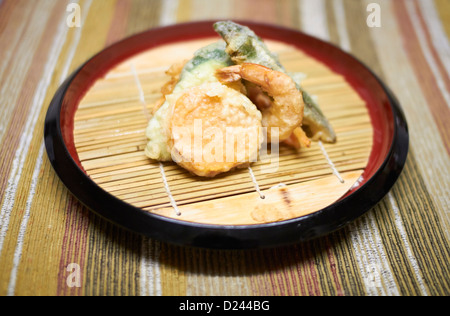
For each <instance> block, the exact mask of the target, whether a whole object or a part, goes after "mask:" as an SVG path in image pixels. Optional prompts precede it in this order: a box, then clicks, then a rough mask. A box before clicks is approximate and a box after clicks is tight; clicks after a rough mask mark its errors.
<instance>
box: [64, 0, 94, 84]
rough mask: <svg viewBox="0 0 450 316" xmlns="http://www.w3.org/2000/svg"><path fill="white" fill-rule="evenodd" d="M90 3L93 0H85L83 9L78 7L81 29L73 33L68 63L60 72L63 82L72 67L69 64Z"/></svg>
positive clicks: (78, 40) (75, 49)
mask: <svg viewBox="0 0 450 316" xmlns="http://www.w3.org/2000/svg"><path fill="white" fill-rule="evenodd" d="M78 1H79V0H77V1H75V2H78ZM92 1H93V0H86V2H85V4H84V5H83V7H80V9H81V14H82V17H81V27H79V28H77V32H75V37H74V40H73V42H72V47H71V48H70V50H69V54H68V56H67V60H68V61H69V62H67V63H66V64H65V65H64V68H63V70H62V73H63V74H65V75H64V78H63V80H64V79H65V77H66V76H67V74H68V73H69V69H70V66H71V65H72V63H71V62H72V60H73V57H74V56H75V53H76V51H77V47H78V43H79V42H80V38H81V31H82V29H83V26H84V22H85V21H86V19H87V16H88V14H89V9H90V8H91V5H92ZM83 13H84V14H83Z"/></svg>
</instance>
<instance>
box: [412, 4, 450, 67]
mask: <svg viewBox="0 0 450 316" xmlns="http://www.w3.org/2000/svg"><path fill="white" fill-rule="evenodd" d="M419 5H420V10H421V11H422V15H423V18H424V20H425V22H426V24H427V26H428V28H429V31H430V36H431V41H432V42H433V46H434V47H435V48H436V51H437V53H438V55H439V57H440V59H441V61H442V63H443V64H444V67H445V69H446V70H447V73H448V74H449V75H450V42H449V40H448V37H447V33H446V32H445V29H444V27H443V26H442V23H441V19H440V17H439V14H438V12H437V10H436V7H435V5H434V1H430V0H419Z"/></svg>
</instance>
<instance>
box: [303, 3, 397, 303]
mask: <svg viewBox="0 0 450 316" xmlns="http://www.w3.org/2000/svg"><path fill="white" fill-rule="evenodd" d="M310 2H315V1H308V3H310ZM320 7H321V9H320V8H316V10H318V11H316V15H317V14H321V15H322V18H318V20H319V21H321V22H320V23H319V24H317V23H316V24H309V22H308V21H306V22H305V23H304V28H305V30H306V31H307V32H308V29H309V28H317V27H319V26H320V27H321V28H323V30H311V31H310V32H312V31H315V32H317V34H322V36H323V37H322V39H323V40H326V41H329V40H330V38H329V34H328V25H327V20H326V12H325V8H324V7H323V5H320ZM333 9H334V11H335V12H334V14H335V16H336V17H337V18H336V23H337V24H338V25H337V28H338V30H339V37H340V40H341V43H340V44H341V46H342V47H343V49H346V50H349V51H350V50H351V45H350V41H349V36H348V32H347V26H346V21H345V11H344V8H343V4H342V3H338V4H334V6H333ZM309 10H312V9H309ZM303 14H305V15H313V12H306V13H303ZM302 16H303V15H302ZM325 35H326V36H325ZM342 41H343V42H342ZM319 146H320V143H319ZM322 147H323V146H322ZM349 229H350V232H351V234H350V238H351V240H352V246H353V249H354V251H355V255H356V262H357V263H358V267H359V270H360V273H361V275H362V277H363V282H364V287H365V290H366V292H367V293H368V295H380V294H381V295H398V289H397V285H396V283H395V278H394V276H393V273H392V271H391V270H390V266H389V262H388V260H387V256H386V253H385V251H384V247H383V244H382V242H381V235H380V232H379V230H378V228H377V225H376V221H375V218H374V216H373V214H372V213H370V212H369V213H368V214H366V216H364V217H362V218H360V219H359V220H358V221H356V222H353V223H351V224H350V225H349Z"/></svg>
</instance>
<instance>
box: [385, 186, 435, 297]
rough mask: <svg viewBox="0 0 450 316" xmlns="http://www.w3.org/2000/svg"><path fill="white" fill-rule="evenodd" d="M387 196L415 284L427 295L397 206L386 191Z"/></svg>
mask: <svg viewBox="0 0 450 316" xmlns="http://www.w3.org/2000/svg"><path fill="white" fill-rule="evenodd" d="M388 197H389V203H390V204H391V206H392V209H393V210H394V215H395V226H396V227H397V229H398V231H399V233H400V236H401V238H402V241H403V244H404V246H405V249H406V255H407V256H408V260H409V263H410V264H411V266H412V268H413V271H414V276H415V277H416V280H417V284H418V285H419V288H420V291H421V294H422V295H423V296H427V295H428V293H427V290H426V287H425V284H424V283H423V278H422V275H421V273H420V268H419V264H418V263H417V260H416V257H414V254H413V252H412V250H411V246H410V245H409V241H408V237H407V234H406V231H405V227H404V225H403V222H402V218H401V216H400V212H399V210H398V207H397V203H396V201H395V199H394V197H393V196H392V193H391V192H389V193H388Z"/></svg>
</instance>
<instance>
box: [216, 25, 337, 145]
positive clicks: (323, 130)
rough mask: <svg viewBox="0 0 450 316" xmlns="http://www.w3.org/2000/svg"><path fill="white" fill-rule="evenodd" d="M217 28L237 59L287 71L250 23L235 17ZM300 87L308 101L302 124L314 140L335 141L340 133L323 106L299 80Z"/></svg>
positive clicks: (229, 52)
mask: <svg viewBox="0 0 450 316" xmlns="http://www.w3.org/2000/svg"><path fill="white" fill-rule="evenodd" d="M214 29H215V30H216V32H217V33H219V34H220V35H221V36H222V38H223V39H224V40H225V42H226V43H227V48H226V52H227V53H228V54H229V55H230V57H231V59H232V60H233V62H234V63H236V64H238V65H239V64H242V63H254V64H260V65H263V66H266V67H268V68H270V69H272V70H276V71H279V72H283V73H287V71H286V69H285V68H284V67H283V65H282V64H281V63H280V61H279V60H278V58H277V56H275V55H274V54H273V53H272V52H270V50H269V49H268V48H267V46H266V45H265V43H264V42H263V40H262V39H261V38H260V37H258V36H257V35H256V34H255V33H254V32H253V31H252V30H251V29H249V28H248V27H246V26H242V25H239V24H237V23H234V22H232V21H221V22H217V23H215V24H214ZM288 75H289V74H288ZM294 80H295V78H294ZM297 89H298V90H299V91H301V92H302V94H303V101H304V103H305V109H304V118H303V126H302V128H303V129H304V130H305V131H306V132H307V134H308V136H309V137H311V138H312V139H313V140H322V141H325V142H329V143H334V142H335V141H336V134H335V132H334V130H333V128H332V127H331V125H330V123H329V122H328V120H327V119H326V118H325V116H324V115H323V113H322V111H321V110H320V108H319V106H318V105H317V104H316V103H315V102H314V100H313V99H312V98H311V97H310V96H309V95H308V93H307V92H306V91H304V90H303V89H302V88H301V86H300V84H299V83H298V82H297Z"/></svg>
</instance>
